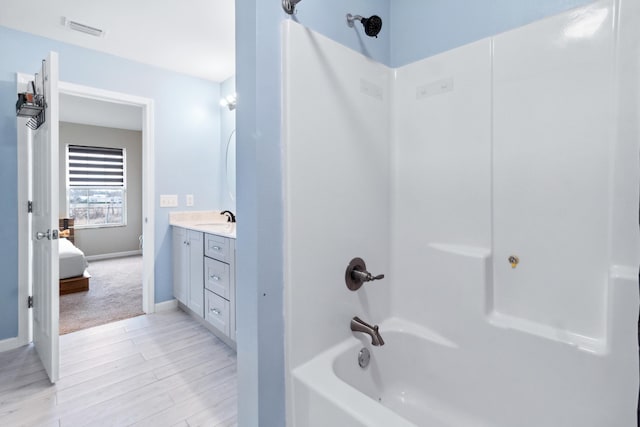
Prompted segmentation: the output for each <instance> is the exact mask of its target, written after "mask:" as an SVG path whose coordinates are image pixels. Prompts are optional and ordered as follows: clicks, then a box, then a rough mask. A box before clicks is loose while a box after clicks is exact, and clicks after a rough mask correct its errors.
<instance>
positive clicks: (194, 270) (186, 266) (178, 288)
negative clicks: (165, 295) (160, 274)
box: [172, 227, 204, 316]
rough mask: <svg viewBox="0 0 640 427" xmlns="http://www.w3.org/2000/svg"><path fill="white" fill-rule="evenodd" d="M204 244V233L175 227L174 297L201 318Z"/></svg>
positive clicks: (173, 247) (173, 237)
mask: <svg viewBox="0 0 640 427" xmlns="http://www.w3.org/2000/svg"><path fill="white" fill-rule="evenodd" d="M203 242H204V238H203V233H201V232H198V231H193V230H187V229H185V228H181V227H173V231H172V249H173V295H174V297H175V298H176V299H177V300H178V301H180V302H181V303H182V304H184V305H186V306H187V307H189V309H190V310H192V311H193V312H194V313H196V314H198V315H200V316H204V292H203V288H202V285H203V281H204V277H203V268H202V259H203V256H204V243H203Z"/></svg>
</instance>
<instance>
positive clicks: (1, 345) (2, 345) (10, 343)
mask: <svg viewBox="0 0 640 427" xmlns="http://www.w3.org/2000/svg"><path fill="white" fill-rule="evenodd" d="M22 345H23V344H22V343H21V342H20V338H18V337H13V338H7V339H6V340H2V341H0V352H3V351H9V350H13V349H14V348H18V347H21V346H22Z"/></svg>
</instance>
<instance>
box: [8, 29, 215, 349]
mask: <svg viewBox="0 0 640 427" xmlns="http://www.w3.org/2000/svg"><path fill="white" fill-rule="evenodd" d="M49 51H56V52H58V54H59V61H60V79H61V80H63V81H65V82H68V83H75V84H80V85H85V86H91V87H95V88H99V89H105V90H111V91H116V92H123V93H128V94H131V95H136V96H142V97H147V98H151V99H153V100H154V109H155V120H154V136H155V165H154V166H155V193H156V194H155V199H156V203H155V242H156V243H155V254H154V257H155V285H156V294H155V301H156V302H162V301H167V300H170V299H171V298H172V297H173V289H172V283H171V277H172V273H171V233H170V228H169V216H168V213H169V211H170V210H182V211H184V210H191V209H193V210H212V209H218V208H219V205H220V186H219V185H218V184H219V182H218V181H219V179H218V174H217V171H218V170H219V168H220V146H219V141H220V106H219V100H220V85H219V84H218V83H216V82H211V81H207V80H202V79H198V78H195V77H190V76H187V75H184V74H178V73H174V72H171V71H167V70H163V69H160V68H156V67H152V66H149V65H144V64H140V63H137V62H134V61H129V60H125V59H122V58H118V57H116V56H112V55H108V54H104V53H100V52H97V51H93V50H90V49H84V48H80V47H77V46H72V45H69V44H65V43H60V42H57V41H54V40H51V39H47V38H44V37H38V36H34V35H31V34H27V33H23V32H20V31H14V30H10V29H8V28H6V27H0V58H2V60H0V100H2V102H0V194H1V195H2V197H3V203H1V204H0V218H2V222H1V223H0V239H1V240H2V242H3V243H2V245H0V271H2V276H3V277H2V280H1V281H0V340H3V339H6V338H12V337H15V336H17V333H18V245H17V239H18V231H17V230H18V206H17V167H16V159H17V130H16V117H15V100H16V72H23V73H33V72H34V71H36V69H37V68H38V67H39V65H40V61H41V60H42V58H45V57H46V56H47V54H48V52H49ZM186 100H188V101H189V102H186ZM160 194H177V195H179V196H180V197H179V206H178V207H176V208H171V209H168V208H160V206H159V205H160V203H159V196H160ZM186 194H193V195H194V198H195V204H194V206H193V207H188V208H187V207H185V205H184V200H185V195H186Z"/></svg>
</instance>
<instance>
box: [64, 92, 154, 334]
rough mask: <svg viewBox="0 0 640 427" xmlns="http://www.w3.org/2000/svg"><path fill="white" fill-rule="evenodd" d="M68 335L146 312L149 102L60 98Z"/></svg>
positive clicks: (65, 310) (65, 301)
mask: <svg viewBox="0 0 640 427" xmlns="http://www.w3.org/2000/svg"><path fill="white" fill-rule="evenodd" d="M59 111H60V113H59V153H58V158H59V161H58V164H59V167H58V171H59V176H60V179H59V185H58V187H59V189H60V191H59V198H58V200H59V203H58V205H59V213H60V221H59V225H60V230H61V232H60V233H61V237H60V242H59V243H60V245H59V249H60V257H59V267H60V280H61V282H60V322H59V329H60V335H64V334H67V333H71V332H75V331H78V330H81V329H88V328H91V327H93V326H98V325H103V324H106V323H111V322H114V321H118V320H123V319H126V318H130V317H135V316H138V315H141V314H144V312H143V310H142V264H143V263H142V248H141V246H142V244H141V243H142V242H141V238H142V226H143V216H142V200H143V193H142V108H141V107H139V106H132V105H125V104H116V103H113V102H105V101H102V100H94V99H89V98H82V97H78V96H73V95H67V94H64V93H61V94H60V96H59Z"/></svg>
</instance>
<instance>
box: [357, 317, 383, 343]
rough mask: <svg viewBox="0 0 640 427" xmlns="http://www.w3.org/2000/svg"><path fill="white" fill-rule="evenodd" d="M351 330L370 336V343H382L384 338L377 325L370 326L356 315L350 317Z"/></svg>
mask: <svg viewBox="0 0 640 427" xmlns="http://www.w3.org/2000/svg"><path fill="white" fill-rule="evenodd" d="M351 330H352V331H354V332H363V333H365V334H367V335H369V336H370V337H371V344H372V345H375V346H379V345H384V340H383V339H382V336H381V335H380V332H379V331H378V325H374V326H371V325H370V324H368V323H367V322H365V321H363V320H362V319H360V318H359V317H358V316H356V317H354V318H353V319H351Z"/></svg>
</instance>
